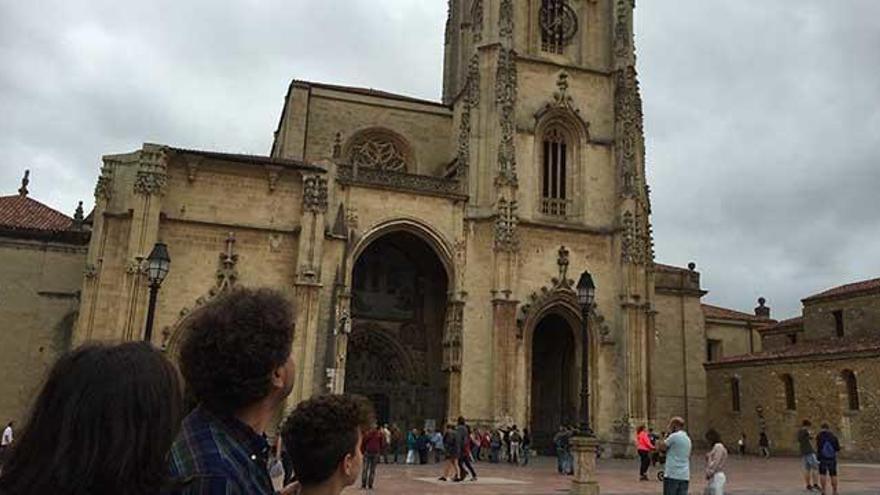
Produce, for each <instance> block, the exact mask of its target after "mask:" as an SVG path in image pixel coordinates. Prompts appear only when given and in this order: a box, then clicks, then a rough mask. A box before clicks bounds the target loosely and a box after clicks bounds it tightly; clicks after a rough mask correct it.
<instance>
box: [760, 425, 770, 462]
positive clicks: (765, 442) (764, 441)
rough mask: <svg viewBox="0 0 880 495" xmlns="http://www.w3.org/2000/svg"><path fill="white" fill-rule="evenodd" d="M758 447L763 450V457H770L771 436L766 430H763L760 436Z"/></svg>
mask: <svg viewBox="0 0 880 495" xmlns="http://www.w3.org/2000/svg"><path fill="white" fill-rule="evenodd" d="M758 447H759V448H760V450H761V457H763V458H764V459H769V458H770V438H769V437H768V436H767V432H766V431H762V432H761V435H760V436H759V437H758Z"/></svg>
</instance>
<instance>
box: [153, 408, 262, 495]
mask: <svg viewBox="0 0 880 495" xmlns="http://www.w3.org/2000/svg"><path fill="white" fill-rule="evenodd" d="M268 456H269V444H268V442H266V439H265V438H264V437H263V436H262V435H259V434H257V433H256V432H254V430H253V429H251V428H250V427H249V426H247V425H245V424H244V423H242V422H241V421H239V420H238V419H235V418H233V417H228V418H227V417H220V416H218V415H215V414H214V413H212V412H210V411H208V410H207V409H204V408H202V407H198V408H196V409H195V410H194V411H193V412H192V413H190V415H189V416H187V417H186V419H184V420H183V425H182V427H181V430H180V434H178V436H177V440H175V442H174V445H173V446H172V447H171V459H170V463H171V466H170V468H171V476H172V478H173V479H174V480H177V482H178V483H177V487H176V488H175V489H174V490H172V491H171V492H170V494H169V495H233V494H235V495H238V494H242V495H244V494H248V495H251V494H253V495H272V494H274V493H275V490H274V489H273V488H272V480H271V478H270V477H269V471H268V468H267V463H268Z"/></svg>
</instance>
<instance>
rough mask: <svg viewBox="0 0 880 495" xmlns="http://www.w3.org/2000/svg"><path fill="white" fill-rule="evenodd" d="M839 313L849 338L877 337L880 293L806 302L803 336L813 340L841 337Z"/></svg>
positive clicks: (879, 320) (844, 330)
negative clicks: (837, 318)
mask: <svg viewBox="0 0 880 495" xmlns="http://www.w3.org/2000/svg"><path fill="white" fill-rule="evenodd" d="M836 311H840V312H841V316H842V318H843V332H844V336H845V337H864V336H870V335H876V334H877V331H878V328H877V322H880V291H874V293H869V294H862V295H856V296H854V297H846V298H831V299H819V300H816V301H810V300H809V299H808V300H806V301H805V302H804V335H803V337H804V338H805V339H810V340H814V339H835V338H837V328H836V320H835V316H834V313H835V312H836Z"/></svg>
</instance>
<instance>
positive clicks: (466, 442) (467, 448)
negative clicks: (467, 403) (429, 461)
mask: <svg viewBox="0 0 880 495" xmlns="http://www.w3.org/2000/svg"><path fill="white" fill-rule="evenodd" d="M457 423H458V426H456V427H455V443H456V446H457V450H458V478H457V479H455V481H464V480H465V478H466V477H467V472H470V473H471V481H477V472H476V471H475V470H474V465H473V464H472V463H471V443H470V438H471V431H470V428H468V426H467V424H466V423H465V421H464V417H462V416H459V417H458V421H457ZM465 470H467V471H465Z"/></svg>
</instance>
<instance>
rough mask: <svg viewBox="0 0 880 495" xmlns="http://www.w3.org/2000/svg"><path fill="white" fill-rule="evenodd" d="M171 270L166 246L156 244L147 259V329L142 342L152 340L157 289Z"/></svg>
mask: <svg viewBox="0 0 880 495" xmlns="http://www.w3.org/2000/svg"><path fill="white" fill-rule="evenodd" d="M170 268H171V257H170V256H168V246H166V245H165V243H164V242H157V243H156V245H155V246H153V250H152V251H151V252H150V255H149V256H148V257H147V279H148V280H149V281H150V304H149V306H148V307H147V328H146V330H144V342H150V341H151V340H152V338H153V319H154V318H155V316H156V296H158V295H159V287H161V286H162V281H164V280H165V276H166V275H168V270H169V269H170Z"/></svg>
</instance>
